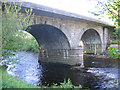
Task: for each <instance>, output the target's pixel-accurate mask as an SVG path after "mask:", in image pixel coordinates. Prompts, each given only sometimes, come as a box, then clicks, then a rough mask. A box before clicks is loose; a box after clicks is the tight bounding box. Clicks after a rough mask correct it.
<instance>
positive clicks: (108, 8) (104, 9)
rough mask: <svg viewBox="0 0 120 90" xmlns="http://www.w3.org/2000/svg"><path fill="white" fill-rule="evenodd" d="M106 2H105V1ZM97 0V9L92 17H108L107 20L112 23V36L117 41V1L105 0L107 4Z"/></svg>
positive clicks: (118, 4) (119, 3)
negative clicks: (113, 27)
mask: <svg viewBox="0 0 120 90" xmlns="http://www.w3.org/2000/svg"><path fill="white" fill-rule="evenodd" d="M105 1H106V0H105ZM105 1H101V0H98V4H97V8H98V11H97V12H94V15H97V16H99V17H104V15H108V17H109V19H111V20H112V21H113V22H114V26H115V29H114V32H113V36H114V37H115V38H116V39H118V37H119V36H120V33H119V32H120V28H119V26H120V23H118V20H119V19H118V9H119V8H120V7H119V6H120V1H119V0H107V2H105Z"/></svg>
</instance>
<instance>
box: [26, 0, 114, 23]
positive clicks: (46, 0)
mask: <svg viewBox="0 0 120 90" xmlns="http://www.w3.org/2000/svg"><path fill="white" fill-rule="evenodd" d="M24 1H27V2H28V1H29V2H32V3H36V4H40V5H44V6H48V7H52V8H56V9H60V10H64V11H67V12H71V13H75V14H79V15H83V16H87V17H92V18H95V19H97V18H98V17H96V16H94V15H93V14H91V13H89V12H95V11H97V9H96V8H95V7H97V0H24ZM101 1H105V0H101ZM107 17H108V16H105V17H104V18H103V19H101V20H102V21H104V22H108V23H109V24H112V23H113V22H112V21H111V20H109V19H108V18H107Z"/></svg>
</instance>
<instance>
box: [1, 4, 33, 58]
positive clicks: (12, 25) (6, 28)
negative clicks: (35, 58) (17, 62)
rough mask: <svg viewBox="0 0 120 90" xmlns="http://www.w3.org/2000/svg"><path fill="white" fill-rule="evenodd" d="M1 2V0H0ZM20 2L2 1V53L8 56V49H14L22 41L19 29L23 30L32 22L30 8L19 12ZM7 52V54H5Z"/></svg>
mask: <svg viewBox="0 0 120 90" xmlns="http://www.w3.org/2000/svg"><path fill="white" fill-rule="evenodd" d="M0 3H1V2H0ZM21 5H22V3H16V2H13V3H6V2H4V3H2V8H1V9H2V51H3V53H2V55H3V56H9V55H11V53H8V52H9V51H8V50H12V51H16V50H18V49H19V48H20V47H19V46H20V44H21V43H22V39H21V37H24V36H25V34H21V32H20V30H25V29H26V28H27V26H29V25H31V23H32V22H33V18H34V14H32V9H28V10H26V9H25V13H24V14H23V13H21V12H20V11H21ZM6 53H7V54H6Z"/></svg>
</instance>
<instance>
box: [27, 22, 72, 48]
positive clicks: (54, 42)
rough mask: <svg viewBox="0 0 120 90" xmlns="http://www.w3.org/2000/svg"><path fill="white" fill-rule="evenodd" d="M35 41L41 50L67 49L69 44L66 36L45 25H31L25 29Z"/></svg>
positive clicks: (56, 29)
mask: <svg viewBox="0 0 120 90" xmlns="http://www.w3.org/2000/svg"><path fill="white" fill-rule="evenodd" d="M26 31H27V32H29V33H30V34H32V35H33V36H34V37H35V39H36V40H37V42H38V44H39V46H40V47H41V48H43V49H69V48H70V44H69V41H68V39H67V37H66V35H65V34H64V33H63V32H62V31H61V30H60V29H58V28H56V27H54V26H51V25H47V24H37V25H31V26H29V27H28V28H27V29H26Z"/></svg>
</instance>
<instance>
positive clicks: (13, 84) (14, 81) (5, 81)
mask: <svg viewBox="0 0 120 90" xmlns="http://www.w3.org/2000/svg"><path fill="white" fill-rule="evenodd" d="M2 88H40V87H38V86H34V85H31V84H27V83H26V82H23V81H22V80H21V79H18V78H16V77H12V76H11V75H8V73H7V72H6V71H5V69H2Z"/></svg>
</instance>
